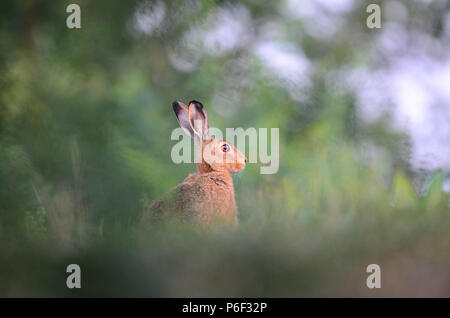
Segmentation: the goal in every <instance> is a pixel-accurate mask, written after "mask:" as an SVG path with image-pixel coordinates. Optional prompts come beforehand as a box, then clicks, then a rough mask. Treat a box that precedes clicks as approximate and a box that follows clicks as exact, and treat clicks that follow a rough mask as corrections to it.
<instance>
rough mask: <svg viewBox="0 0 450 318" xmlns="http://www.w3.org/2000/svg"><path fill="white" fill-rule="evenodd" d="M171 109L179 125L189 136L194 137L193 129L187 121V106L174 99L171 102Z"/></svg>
mask: <svg viewBox="0 0 450 318" xmlns="http://www.w3.org/2000/svg"><path fill="white" fill-rule="evenodd" d="M172 107H173V111H174V113H175V116H176V117H177V120H178V123H179V124H180V127H181V128H183V129H184V130H185V131H186V132H187V133H188V134H189V135H191V137H194V131H193V130H192V127H191V124H190V121H189V109H188V107H187V106H186V105H185V104H183V103H182V102H179V101H174V102H173V103H172Z"/></svg>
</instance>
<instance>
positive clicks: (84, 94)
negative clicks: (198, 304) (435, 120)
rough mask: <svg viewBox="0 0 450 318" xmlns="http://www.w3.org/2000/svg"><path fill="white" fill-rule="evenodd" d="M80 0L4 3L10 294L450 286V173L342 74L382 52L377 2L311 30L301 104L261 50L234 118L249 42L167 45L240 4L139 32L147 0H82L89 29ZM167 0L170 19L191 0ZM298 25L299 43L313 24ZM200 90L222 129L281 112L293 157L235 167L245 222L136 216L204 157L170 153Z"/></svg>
mask: <svg viewBox="0 0 450 318" xmlns="http://www.w3.org/2000/svg"><path fill="white" fill-rule="evenodd" d="M71 2H72V1H38V0H35V1H21V2H17V1H3V2H2V4H1V5H0V7H1V10H0V47H1V49H0V72H1V74H2V75H1V77H0V181H1V186H0V295H1V296H68V297H70V296H92V297H96V296H229V297H231V296H236V297H237V296H348V295H353V296H355V295H356V296H400V295H403V296H405V295H412V296H418V295H420V296H449V295H450V290H449V286H450V284H449V281H450V276H449V272H448V265H449V264H450V256H449V254H448V251H449V245H448V243H449V233H450V222H449V214H448V212H449V211H448V204H449V195H448V193H445V192H443V191H442V182H443V176H442V174H440V173H436V174H435V175H434V177H433V179H432V182H431V185H430V186H429V187H428V190H427V192H426V193H425V194H424V195H422V196H419V195H417V193H416V191H415V189H414V186H413V183H412V181H411V179H410V177H411V171H410V170H409V168H408V165H407V164H406V163H405V162H404V161H403V160H402V159H401V158H400V157H399V155H398V152H397V150H396V149H397V148H398V140H399V139H401V138H404V137H403V136H398V135H393V134H391V133H388V132H386V129H385V125H384V124H383V122H380V123H377V124H376V125H361V124H360V123H359V122H358V121H357V119H356V114H355V112H356V110H355V105H354V100H353V97H352V96H351V94H349V93H345V92H344V93H343V92H342V91H341V90H340V89H339V87H338V86H337V85H333V84H330V83H328V82H327V81H326V80H325V77H324V72H327V71H331V70H335V69H338V68H339V67H340V66H341V65H342V64H346V65H357V64H358V63H360V62H361V60H362V59H364V52H365V50H366V48H367V46H370V38H371V34H370V32H369V31H368V30H362V29H363V28H362V27H361V26H359V24H360V20H361V17H364V15H365V11H364V6H363V5H361V6H360V7H358V10H359V11H358V12H356V13H355V12H353V15H352V16H348V17H346V18H347V19H349V24H350V25H352V26H354V30H355V34H357V36H358V37H359V38H360V39H364V40H365V41H359V44H355V42H354V40H352V38H351V36H347V37H346V35H345V34H344V35H340V36H339V37H338V39H330V40H327V41H325V42H320V41H318V40H316V39H314V38H312V37H310V36H306V35H305V36H303V37H301V39H298V42H299V43H298V44H299V45H300V46H301V47H302V48H303V49H304V51H305V54H306V55H307V56H308V57H309V58H311V59H313V60H314V67H315V68H316V71H315V72H314V74H313V77H312V84H311V90H310V92H309V93H310V95H309V96H310V97H309V98H307V99H306V100H305V101H304V102H298V101H294V100H293V99H292V98H291V97H290V96H289V94H288V93H287V92H286V90H284V89H283V87H282V86H280V85H277V84H276V83H274V82H272V81H268V80H267V78H266V77H264V76H263V73H262V71H261V66H260V65H259V64H258V63H257V62H255V63H254V64H251V65H248V69H247V70H246V73H247V74H246V75H247V76H248V77H249V78H250V80H251V83H252V84H251V85H247V86H245V87H243V88H242V89H241V94H242V98H241V99H240V104H239V105H238V107H237V111H236V112H235V113H234V114H233V115H232V116H228V117H226V116H222V115H220V114H219V113H217V112H216V111H215V109H214V108H212V107H211V104H212V94H213V92H214V91H215V90H220V89H221V88H222V87H223V86H224V85H225V84H224V81H225V80H224V79H225V78H227V76H229V75H230V74H229V73H230V69H229V67H228V65H229V64H227V61H230V60H233V59H239V58H240V57H241V56H242V55H245V54H247V53H246V52H245V51H244V50H237V51H233V52H230V53H228V54H225V55H222V56H204V57H202V58H201V59H200V60H199V62H198V65H197V66H196V69H195V71H193V72H190V73H183V72H179V71H177V70H175V69H174V68H173V67H172V66H171V64H170V60H169V58H168V53H167V51H168V47H170V45H172V44H174V43H178V42H179V41H181V40H180V39H181V36H182V34H183V33H184V32H185V31H186V30H188V29H189V27H190V26H191V24H192V22H193V20H201V19H202V18H204V17H205V16H207V15H208V14H209V13H211V12H214V10H217V9H218V8H220V7H221V6H225V5H229V4H226V3H222V2H221V1H218V2H213V1H203V2H202V7H201V10H200V11H199V12H197V13H196V14H195V15H189V14H186V15H182V16H177V17H176V18H177V20H176V21H177V22H176V23H174V24H173V25H171V26H170V27H168V28H167V29H166V30H165V31H164V33H163V34H156V35H155V34H153V35H152V36H143V35H133V34H131V33H130V32H129V31H128V30H129V28H130V20H131V18H132V16H133V13H134V11H135V10H136V7H137V6H138V1H126V2H125V1H87V0H86V1H84V0H83V1H81V0H80V1H77V3H78V4H79V5H80V6H81V8H82V28H81V29H78V30H70V29H68V28H66V27H65V19H66V17H67V15H68V14H67V13H66V12H65V8H66V6H67V5H68V4H69V3H71ZM165 3H166V7H167V8H168V9H167V10H168V11H169V12H168V13H167V18H166V19H168V20H169V21H170V19H171V18H175V16H173V17H172V16H170V14H175V13H172V11H170V10H172V9H173V8H176V7H177V5H178V2H176V1H173V2H165ZM244 4H245V5H246V6H247V7H248V9H249V11H250V13H251V15H252V17H253V18H254V19H255V21H261V20H266V21H267V20H270V19H273V20H274V21H280V20H281V21H282V18H280V17H278V13H277V12H276V10H275V9H274V6H275V3H273V2H269V1H258V2H256V1H250V0H249V1H246V2H244ZM352 21H354V22H352ZM358 21H359V22H358ZM283 27H284V29H283V32H284V33H283V34H284V36H285V37H287V38H289V39H290V40H292V41H296V39H297V37H296V34H297V33H298V32H301V31H302V26H301V25H296V24H295V23H293V22H290V23H287V22H286V23H285V24H283ZM194 98H195V99H197V100H200V101H202V102H203V103H204V105H205V106H206V107H207V111H208V115H209V118H210V122H211V124H212V125H214V126H217V127H219V128H222V129H224V128H225V127H244V128H247V127H268V128H271V127H279V128H280V170H279V172H278V173H277V174H275V175H261V174H260V173H259V166H258V165H257V164H250V165H248V167H247V169H246V170H245V171H244V172H243V173H242V174H241V175H239V176H237V177H236V178H235V190H236V199H237V203H238V207H239V212H240V215H239V219H240V226H239V228H238V229H237V230H236V232H233V233H230V232H228V231H227V230H225V229H221V228H220V227H218V228H214V229H212V230H211V231H210V232H208V233H198V232H196V231H195V230H193V229H189V228H186V227H182V226H179V225H177V224H167V225H161V226H159V227H158V226H150V228H148V229H146V230H143V231H136V228H137V224H138V221H139V217H140V215H141V213H142V212H143V209H144V208H145V206H147V205H148V203H149V202H151V200H153V199H155V198H157V197H158V196H160V195H162V194H163V193H165V192H167V191H168V190H169V189H170V188H171V187H173V186H175V185H176V184H177V183H179V182H181V181H182V180H183V178H184V177H186V176H187V174H188V173H190V172H192V171H194V169H195V167H194V165H193V164H192V165H189V164H181V165H175V164H174V163H173V162H172V161H171V160H170V150H171V147H172V146H173V144H174V143H175V142H174V141H171V140H170V134H171V131H172V130H173V129H174V128H176V127H177V121H176V119H175V116H174V115H173V112H172V109H171V107H170V104H171V102H172V100H175V99H179V100H182V101H185V102H187V101H189V100H191V99H194ZM365 144H374V145H376V147H378V148H379V149H382V151H381V152H380V153H381V154H382V155H380V156H375V157H374V158H372V157H370V156H368V154H367V153H365V151H364V148H361V145H365ZM70 263H76V264H80V266H81V268H82V286H83V287H82V289H80V290H68V289H67V287H66V285H65V279H66V273H65V268H66V266H67V265H68V264H70ZM370 263H377V264H379V265H380V266H381V268H382V271H383V277H384V278H383V286H386V287H385V288H383V289H382V290H380V291H372V290H368V289H367V288H366V287H365V278H366V273H365V268H366V266H367V265H368V264H370ZM436 277H440V278H441V279H437V278H436Z"/></svg>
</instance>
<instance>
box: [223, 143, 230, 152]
mask: <svg viewBox="0 0 450 318" xmlns="http://www.w3.org/2000/svg"><path fill="white" fill-rule="evenodd" d="M221 148H222V151H223V152H228V151H229V150H230V146H228V145H227V144H223V145H222V147H221Z"/></svg>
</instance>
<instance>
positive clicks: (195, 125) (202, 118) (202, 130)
mask: <svg viewBox="0 0 450 318" xmlns="http://www.w3.org/2000/svg"><path fill="white" fill-rule="evenodd" d="M188 108H189V121H190V124H191V128H192V130H193V131H194V133H195V134H197V135H198V136H199V137H200V138H202V139H205V140H206V139H209V138H210V136H209V123H208V115H207V114H206V110H205V109H204V108H203V105H202V103H200V102H198V101H196V100H191V101H190V102H189V107H188Z"/></svg>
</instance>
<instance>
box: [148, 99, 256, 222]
mask: <svg viewBox="0 0 450 318" xmlns="http://www.w3.org/2000/svg"><path fill="white" fill-rule="evenodd" d="M188 105H189V106H186V105H185V104H183V103H181V102H179V101H174V102H173V103H172V107H173V110H174V112H175V116H176V117H177V120H178V122H179V124H180V126H181V127H182V128H184V129H185V130H186V131H187V132H188V133H189V134H190V135H191V137H192V138H194V139H195V145H196V149H195V151H196V155H197V156H198V158H200V159H201V160H197V161H198V163H197V173H192V174H189V175H188V176H187V178H186V179H184V181H183V182H182V183H180V184H179V185H178V186H176V187H175V188H173V189H172V190H171V191H170V192H169V193H168V194H167V195H166V196H164V197H163V198H160V199H157V200H155V201H154V202H153V203H152V204H151V206H150V207H149V209H148V211H146V213H145V215H144V222H145V221H148V220H152V219H155V218H160V217H161V216H164V215H176V216H179V217H181V219H182V220H185V219H193V220H194V222H195V223H197V224H199V225H200V226H201V227H208V226H210V225H211V224H212V223H215V222H220V223H224V224H228V225H231V226H232V227H235V226H237V223H238V220H237V213H238V211H237V207H236V202H235V199H234V187H233V180H232V177H231V174H232V173H237V172H240V171H241V170H243V169H244V168H245V164H246V162H247V159H246V157H245V156H244V155H243V154H242V153H241V152H239V151H238V150H237V149H236V148H235V147H233V146H232V145H231V144H230V143H228V142H226V141H224V140H220V139H216V138H211V136H210V135H209V123H208V116H207V115H206V110H205V109H204V107H203V105H202V104H201V103H200V102H198V101H195V100H193V101H190V102H189V104H188Z"/></svg>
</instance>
